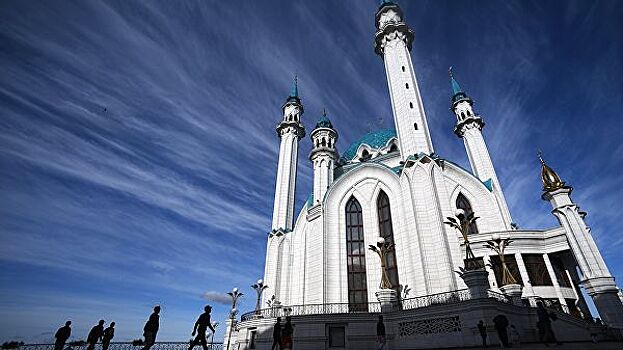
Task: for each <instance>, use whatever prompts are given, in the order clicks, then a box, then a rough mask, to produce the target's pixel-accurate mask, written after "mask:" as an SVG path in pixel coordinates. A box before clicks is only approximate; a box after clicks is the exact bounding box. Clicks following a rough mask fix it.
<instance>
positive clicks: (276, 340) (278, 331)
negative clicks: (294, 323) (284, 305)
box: [270, 317, 283, 350]
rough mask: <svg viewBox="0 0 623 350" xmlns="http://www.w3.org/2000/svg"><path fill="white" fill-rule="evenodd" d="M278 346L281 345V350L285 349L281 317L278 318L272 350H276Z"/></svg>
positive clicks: (274, 329)
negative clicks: (282, 338)
mask: <svg viewBox="0 0 623 350" xmlns="http://www.w3.org/2000/svg"><path fill="white" fill-rule="evenodd" d="M277 345H279V350H282V349H283V344H282V343H281V317H277V323H275V327H274V328H273V346H272V347H271V348H270V350H275V347H276V346H277Z"/></svg>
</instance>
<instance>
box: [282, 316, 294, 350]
mask: <svg viewBox="0 0 623 350" xmlns="http://www.w3.org/2000/svg"><path fill="white" fill-rule="evenodd" d="M292 333H294V328H293V327H292V319H291V318H290V316H287V317H286V324H285V325H284V326H283V330H282V331H281V344H282V345H283V347H284V348H285V349H292Z"/></svg>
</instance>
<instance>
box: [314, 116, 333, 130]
mask: <svg viewBox="0 0 623 350" xmlns="http://www.w3.org/2000/svg"><path fill="white" fill-rule="evenodd" d="M318 128H331V129H333V124H331V121H330V120H329V118H327V116H326V115H323V116H322V117H320V119H318V123H316V129H318Z"/></svg>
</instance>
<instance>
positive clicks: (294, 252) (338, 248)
mask: <svg viewBox="0 0 623 350" xmlns="http://www.w3.org/2000/svg"><path fill="white" fill-rule="evenodd" d="M388 162H393V159H392V158H388ZM380 191H384V192H385V193H386V194H387V196H388V197H389V200H390V205H391V214H392V226H393V231H394V242H395V243H396V256H397V261H398V276H399V281H400V284H402V285H403V286H404V285H408V286H409V287H410V288H411V293H410V296H420V295H427V294H433V293H440V292H446V291H450V290H455V289H459V288H464V284H463V281H462V280H460V279H459V278H458V275H457V274H456V273H454V271H455V270H457V269H458V267H459V266H462V264H463V254H464V252H463V251H462V249H461V247H460V234H459V232H457V231H456V230H453V229H451V228H449V227H447V226H446V225H444V224H443V221H444V220H445V217H447V216H451V215H453V213H454V211H455V210H456V205H455V203H456V197H457V196H458V194H459V193H462V194H463V195H464V196H465V197H467V199H468V200H469V201H470V202H471V204H472V207H473V209H474V211H475V212H476V213H477V214H478V216H480V219H479V221H478V229H479V231H480V232H483V233H484V232H497V231H506V226H505V224H504V220H503V215H502V213H501V212H500V210H499V208H498V206H497V203H496V200H495V196H494V194H492V193H491V192H489V190H488V189H487V188H486V187H485V186H484V185H483V184H482V183H481V182H480V181H479V180H478V179H476V178H475V177H474V176H473V175H471V174H469V173H467V172H466V171H464V170H463V169H461V168H460V167H458V166H456V165H454V164H451V163H448V162H446V163H444V164H443V167H442V166H440V165H439V164H437V162H435V161H434V160H430V161H425V162H419V163H417V164H416V165H415V166H413V167H411V168H406V169H405V171H404V172H403V174H402V175H401V176H398V175H397V174H396V173H394V172H393V171H392V170H391V169H389V168H388V167H386V166H384V165H383V164H374V163H366V164H362V165H360V166H358V167H357V168H355V169H353V170H351V171H349V172H348V173H346V174H345V175H343V176H342V177H340V178H339V179H338V180H337V181H336V182H335V183H333V184H332V185H331V187H330V188H329V191H328V193H327V196H326V199H325V202H324V203H322V204H321V206H320V210H321V214H320V216H313V218H312V219H310V216H308V215H307V212H308V209H307V208H304V209H303V210H302V211H301V213H300V215H299V217H298V220H297V223H296V225H295V227H294V230H293V232H291V233H287V234H286V235H285V238H284V237H280V238H278V239H277V238H272V240H275V239H277V240H278V242H279V243H269V248H268V251H269V254H270V255H271V257H268V258H267V267H266V273H267V276H266V283H267V284H268V285H269V286H272V287H273V288H276V289H277V292H272V291H271V292H270V293H267V294H266V297H269V296H270V295H272V293H276V294H278V297H279V299H280V300H281V302H282V303H284V304H285V305H288V304H290V305H299V304H313V303H346V302H348V278H347V264H346V233H345V232H346V221H345V206H346V203H347V202H348V200H349V199H350V198H351V196H354V197H355V198H357V200H358V201H359V203H360V204H361V207H362V210H363V218H364V237H365V243H366V246H367V245H369V244H375V243H376V240H377V238H378V237H379V227H378V214H377V207H376V201H377V198H378V195H379V193H380ZM312 209H313V210H314V211H315V210H317V209H316V208H315V207H310V208H309V210H312ZM308 220H311V221H308ZM286 256H288V257H286ZM269 265H275V266H269ZM366 269H367V287H368V300H369V301H375V300H376V298H375V296H374V293H375V292H376V291H377V290H378V286H379V283H380V261H379V259H378V257H377V256H376V254H374V253H373V252H370V251H367V252H366ZM269 275H270V276H269ZM276 279H280V280H279V281H277V280H276ZM286 279H287V280H288V282H285V281H284V280H286Z"/></svg>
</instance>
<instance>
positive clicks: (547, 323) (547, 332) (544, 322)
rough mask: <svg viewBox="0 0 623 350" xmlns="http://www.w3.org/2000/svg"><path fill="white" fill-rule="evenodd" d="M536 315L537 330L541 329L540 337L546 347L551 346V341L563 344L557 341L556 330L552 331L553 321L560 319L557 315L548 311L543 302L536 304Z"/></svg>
mask: <svg viewBox="0 0 623 350" xmlns="http://www.w3.org/2000/svg"><path fill="white" fill-rule="evenodd" d="M536 315H537V318H538V322H537V324H536V325H537V328H538V329H539V337H540V338H541V341H542V342H543V344H544V345H545V346H549V343H550V341H552V342H554V343H556V344H557V345H561V344H562V343H561V342H559V341H558V339H556V335H555V334H554V330H552V322H551V320H556V319H558V317H557V316H556V314H555V313H553V312H549V311H547V309H546V308H545V306H544V305H543V303H542V302H540V301H539V302H538V303H537V304H536Z"/></svg>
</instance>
